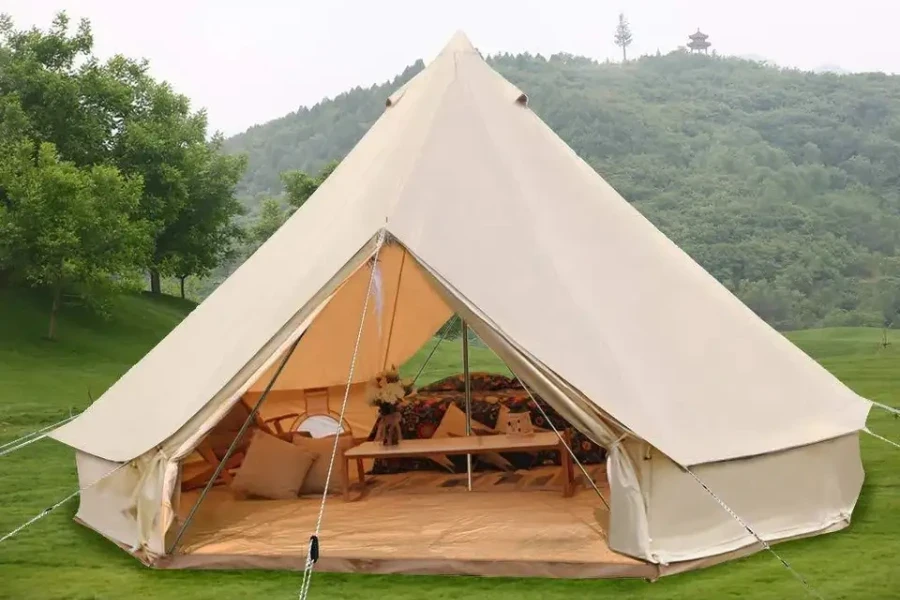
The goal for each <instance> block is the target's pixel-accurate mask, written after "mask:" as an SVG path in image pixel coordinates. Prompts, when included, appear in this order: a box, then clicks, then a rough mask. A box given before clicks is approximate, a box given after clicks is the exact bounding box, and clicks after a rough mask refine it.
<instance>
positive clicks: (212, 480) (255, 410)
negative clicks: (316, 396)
mask: <svg viewBox="0 0 900 600" xmlns="http://www.w3.org/2000/svg"><path fill="white" fill-rule="evenodd" d="M305 333H306V332H304V333H302V334H300V337H298V338H297V339H296V340H294V343H293V344H291V347H290V348H289V349H288V351H287V353H286V354H285V355H284V358H283V359H281V364H280V365H278V370H277V371H275V373H274V374H273V375H272V379H270V380H269V383H268V384H266V389H265V390H263V393H262V395H260V397H259V400H257V401H256V404H254V405H253V410H251V411H250V414H249V415H248V416H247V419H246V420H245V421H244V424H243V425H241V428H240V429H239V430H238V433H237V435H236V436H235V438H234V440H233V441H232V442H231V445H230V446H229V447H228V450H227V451H226V452H225V457H224V458H223V459H222V460H220V461H219V464H218V465H216V470H215V471H214V472H213V475H212V477H210V479H209V481H207V482H206V487H204V488H203V491H202V492H200V496H199V497H198V498H197V501H196V502H194V505H193V506H192V507H191V511H190V512H189V513H188V516H187V518H186V519H185V520H184V523H182V525H181V528H179V529H178V533H177V534H175V540H174V541H173V542H172V545H171V546H169V550H168V552H167V554H172V553H173V552H174V551H175V548H176V547H177V546H178V542H180V541H181V538H182V537H183V536H184V532H185V531H186V530H187V528H188V525H190V524H191V521H192V520H193V519H194V515H195V514H196V513H197V509H198V508H200V503H202V502H203V499H204V498H206V494H208V493H209V490H211V489H212V486H213V485H215V483H216V480H217V479H219V475H221V474H222V470H223V469H224V468H225V464H226V463H228V461H229V460H230V459H231V455H232V454H234V451H235V449H236V448H237V445H238V442H240V441H241V439H242V438H243V437H244V434H245V433H247V428H248V427H250V423H252V422H253V421H254V420H255V419H256V413H258V412H259V408H260V407H261V406H262V403H263V402H264V401H265V399H266V396H268V395H269V392H270V391H271V390H272V386H274V385H275V381H276V380H277V379H278V376H279V375H281V372H282V371H283V370H284V367H285V366H287V363H288V361H289V360H290V359H291V355H293V354H294V350H296V348H297V344H299V343H300V340H302V339H303V335H304V334H305Z"/></svg>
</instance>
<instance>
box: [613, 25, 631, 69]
mask: <svg viewBox="0 0 900 600" xmlns="http://www.w3.org/2000/svg"><path fill="white" fill-rule="evenodd" d="M614 39H615V42H616V46H619V47H620V48H621V49H622V62H627V61H628V46H630V45H631V41H632V37H631V26H630V25H629V24H628V20H627V19H626V18H625V14H624V13H619V24H618V25H616V36H615V38H614Z"/></svg>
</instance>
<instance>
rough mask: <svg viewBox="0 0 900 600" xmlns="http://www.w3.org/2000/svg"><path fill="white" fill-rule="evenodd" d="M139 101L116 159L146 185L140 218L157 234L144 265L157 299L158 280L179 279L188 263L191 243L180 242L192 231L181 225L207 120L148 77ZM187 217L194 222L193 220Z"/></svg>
mask: <svg viewBox="0 0 900 600" xmlns="http://www.w3.org/2000/svg"><path fill="white" fill-rule="evenodd" d="M135 96H136V98H135V109H134V111H133V113H132V114H131V115H130V116H129V118H128V119H126V120H125V121H124V122H123V124H122V131H121V133H120V134H119V136H118V140H117V144H116V148H115V150H114V154H115V161H116V163H117V164H118V165H119V166H120V168H121V169H122V170H123V171H124V172H125V173H128V174H130V175H135V176H140V177H141V178H142V179H143V182H144V189H143V194H142V197H141V218H142V219H144V220H146V221H147V222H148V223H149V224H150V226H151V230H152V233H153V248H152V252H151V254H150V257H149V260H148V263H147V265H146V266H147V268H148V271H149V273H150V291H151V292H153V293H157V294H158V293H160V292H161V287H160V277H161V276H170V275H175V274H176V273H175V271H176V270H178V266H179V262H181V263H182V268H186V267H184V265H186V264H187V263H188V262H189V261H187V260H184V261H180V258H179V245H182V246H185V245H190V244H191V242H189V241H188V242H187V243H183V242H184V241H183V240H182V239H181V236H183V235H189V232H190V227H189V226H188V225H186V224H185V223H184V222H181V223H179V220H180V219H182V216H183V213H184V212H185V211H186V210H187V208H188V205H189V202H190V198H189V194H190V189H191V186H192V183H191V180H190V179H191V169H192V167H193V165H191V164H190V161H191V160H193V159H194V158H195V155H196V153H197V150H196V149H197V147H198V146H205V145H206V139H205V138H206V115H205V114H204V113H203V112H197V113H194V112H191V109H190V102H189V101H188V99H187V98H186V97H185V96H182V95H180V94H177V93H175V92H174V91H173V90H172V88H171V87H170V86H169V85H168V84H166V83H158V82H156V81H153V80H152V79H150V78H149V77H141V78H140V79H139V80H138V81H137V86H136V89H135ZM194 187H195V189H197V188H198V187H199V186H194ZM185 218H186V220H187V221H190V216H189V215H187V216H186V217H185ZM182 250H183V248H182Z"/></svg>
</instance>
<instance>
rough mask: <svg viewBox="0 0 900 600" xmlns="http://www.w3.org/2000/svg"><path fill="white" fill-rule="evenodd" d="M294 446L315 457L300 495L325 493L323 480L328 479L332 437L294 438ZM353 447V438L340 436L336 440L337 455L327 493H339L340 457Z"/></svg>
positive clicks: (346, 435) (332, 443)
mask: <svg viewBox="0 0 900 600" xmlns="http://www.w3.org/2000/svg"><path fill="white" fill-rule="evenodd" d="M294 444H295V445H296V446H297V447H299V448H301V449H303V450H305V451H306V452H311V453H313V454H315V455H316V459H315V462H313V464H312V467H311V468H310V469H309V473H307V474H306V479H304V480H303V486H302V487H301V488H300V494H301V495H303V494H322V493H323V492H324V491H325V479H326V478H327V477H328V464H329V463H330V462H331V452H332V450H333V448H334V436H333V435H330V436H328V437H321V438H306V437H301V436H294ZM352 447H353V437H352V436H350V435H348V434H342V435H340V437H339V438H338V453H337V455H336V456H335V457H334V468H333V470H332V472H331V481H329V483H328V491H329V493H335V492H339V491H341V469H342V468H343V467H342V466H341V456H342V455H343V453H344V452H345V451H346V450H348V449H350V448H352Z"/></svg>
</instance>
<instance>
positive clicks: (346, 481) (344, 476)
mask: <svg viewBox="0 0 900 600" xmlns="http://www.w3.org/2000/svg"><path fill="white" fill-rule="evenodd" d="M341 488H342V491H343V492H344V502H350V461H349V460H347V459H346V458H343V457H341Z"/></svg>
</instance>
